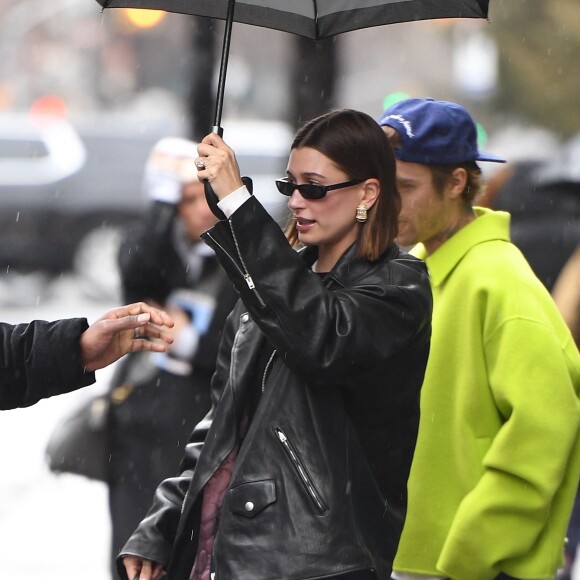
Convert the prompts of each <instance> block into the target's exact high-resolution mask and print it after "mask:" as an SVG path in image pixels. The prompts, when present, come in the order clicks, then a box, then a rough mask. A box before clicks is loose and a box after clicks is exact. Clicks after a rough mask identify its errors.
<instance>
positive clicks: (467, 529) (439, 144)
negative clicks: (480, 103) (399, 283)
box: [379, 99, 580, 580]
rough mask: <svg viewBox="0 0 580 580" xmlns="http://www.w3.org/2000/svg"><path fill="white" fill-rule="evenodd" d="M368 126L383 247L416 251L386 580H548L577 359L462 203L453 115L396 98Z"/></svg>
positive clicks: (460, 144)
mask: <svg viewBox="0 0 580 580" xmlns="http://www.w3.org/2000/svg"><path fill="white" fill-rule="evenodd" d="M379 124H381V125H382V126H383V129H384V131H385V133H386V134H387V135H388V136H389V138H390V139H391V143H392V145H393V147H394V149H395V156H396V158H397V184H398V188H399V190H400V192H401V198H402V210H401V214H400V218H399V235H398V238H397V241H398V242H400V243H401V244H403V245H405V246H409V245H413V244H419V246H417V247H414V248H413V250H412V253H414V254H416V255H418V256H419V257H422V258H424V259H425V260H426V264H427V267H428V269H429V274H430V280H431V285H432V289H433V299H434V305H433V336H432V340H431V352H430V355H429V361H428V364H427V370H426V374H425V381H424V383H423V387H422V391H421V421H420V425H419V435H418V440H417V447H416V450H415V456H414V458H413V464H412V467H411V474H410V477H409V507H408V512H407V519H406V520H405V526H404V529H403V533H402V536H401V541H400V543H399V547H398V551H397V556H396V558H395V563H394V570H395V572H394V573H393V578H396V579H398V580H420V579H423V580H433V579H440V578H446V579H447V578H453V580H491V579H493V578H497V579H500V578H501V579H509V578H520V579H524V578H525V579H535V580H546V579H549V578H553V577H554V576H555V574H556V571H557V569H558V568H559V567H560V566H561V565H562V562H563V557H562V556H563V550H564V538H565V534H566V526H567V523H568V520H569V517H570V513H571V510H572V504H573V500H574V495H575V492H576V488H577V485H578V477H579V475H580V438H579V429H580V405H579V400H578V397H579V395H580V354H579V353H578V349H577V347H576V345H575V343H574V340H573V338H572V336H571V333H570V330H569V329H568V327H567V326H566V324H565V322H564V320H563V319H562V316H561V315H560V313H559V312H558V310H557V308H556V306H555V304H554V301H553V300H552V298H551V296H550V294H549V293H548V291H547V290H546V288H545V287H544V286H543V284H542V283H541V281H540V280H539V279H538V278H537V277H536V276H535V275H534V273H533V272H532V269H531V268H530V266H529V264H528V263H527V261H526V260H525V258H524V257H523V255H522V253H521V252H520V251H519V250H518V249H517V248H516V247H515V245H514V244H512V243H511V242H510V238H509V214H507V213H506V212H494V211H491V210H489V209H484V208H478V207H474V206H473V205H472V202H473V199H474V197H475V196H476V195H477V194H478V193H479V190H480V187H481V183H480V179H481V171H480V168H479V165H478V164H477V162H478V161H489V162H502V161H503V160H502V159H499V158H497V157H496V156H493V155H490V154H487V153H482V152H480V151H479V150H478V145H477V130H476V126H475V123H474V121H473V119H472V118H471V116H470V115H469V113H468V112H467V111H466V110H465V109H464V108H463V107H461V106H460V105H457V104H455V103H449V102H444V101H435V100H433V99H407V100H404V101H401V102H399V103H397V104H395V105H393V106H392V107H390V108H388V109H387V110H386V111H385V112H384V113H383V115H382V117H381V119H380V121H379Z"/></svg>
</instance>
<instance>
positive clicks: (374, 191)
mask: <svg viewBox="0 0 580 580" xmlns="http://www.w3.org/2000/svg"><path fill="white" fill-rule="evenodd" d="M362 185H363V196H362V197H361V200H360V203H362V204H364V205H366V207H367V209H368V208H371V207H372V206H373V205H374V203H375V201H377V198H378V197H379V193H380V191H381V188H380V185H379V180H378V179H375V178H374V177H373V178H371V179H367V180H366V181H365V182H364V183H363V184H362Z"/></svg>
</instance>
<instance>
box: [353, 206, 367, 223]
mask: <svg viewBox="0 0 580 580" xmlns="http://www.w3.org/2000/svg"><path fill="white" fill-rule="evenodd" d="M368 217H369V216H368V208H367V206H366V205H364V204H363V203H361V204H360V205H358V206H357V208H356V216H355V219H356V221H357V222H359V223H361V224H364V223H365V222H366V221H367V219H368Z"/></svg>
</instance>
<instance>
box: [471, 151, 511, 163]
mask: <svg viewBox="0 0 580 580" xmlns="http://www.w3.org/2000/svg"><path fill="white" fill-rule="evenodd" d="M476 161H491V162H492V163H507V160H506V159H504V158H503V157H498V156H497V155H492V154H491V153H485V151H480V152H479V155H478V156H477V159H476Z"/></svg>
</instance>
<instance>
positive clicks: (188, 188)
mask: <svg viewBox="0 0 580 580" xmlns="http://www.w3.org/2000/svg"><path fill="white" fill-rule="evenodd" d="M178 209H179V216H180V217H181V219H182V221H183V224H184V226H185V230H186V232H187V235H188V236H189V238H190V240H191V241H192V242H193V241H197V240H199V237H200V236H201V234H203V232H205V231H206V230H208V229H209V228H211V227H212V226H213V225H215V223H216V222H217V218H216V217H215V216H214V215H213V213H212V212H211V210H210V209H209V206H208V205H207V201H206V200H205V193H204V191H203V183H199V182H195V183H187V184H185V185H184V186H183V187H182V188H181V201H180V202H179V205H178Z"/></svg>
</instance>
